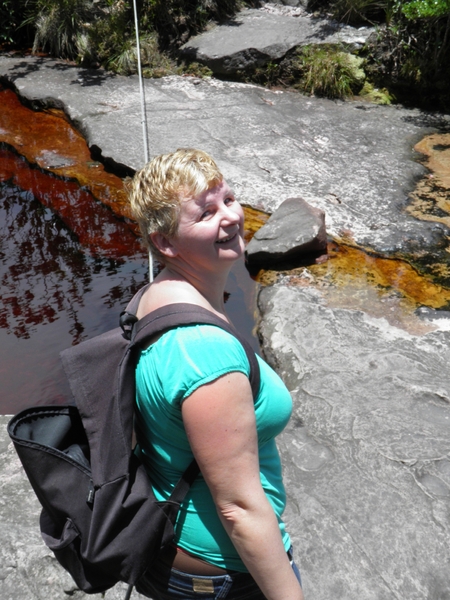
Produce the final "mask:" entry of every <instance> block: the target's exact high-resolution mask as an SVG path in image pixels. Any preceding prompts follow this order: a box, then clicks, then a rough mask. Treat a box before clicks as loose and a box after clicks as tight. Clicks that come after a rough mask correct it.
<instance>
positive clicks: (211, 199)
mask: <svg viewBox="0 0 450 600" xmlns="http://www.w3.org/2000/svg"><path fill="white" fill-rule="evenodd" d="M243 234H244V212H243V210H242V207H241V205H240V204H239V202H238V201H237V200H236V198H235V197H234V194H233V192H232V191H231V189H230V188H229V186H228V184H227V183H226V181H225V180H222V181H221V182H220V183H219V184H218V185H216V186H215V187H213V188H210V189H209V190H206V191H205V192H203V193H202V194H200V195H199V196H197V197H196V198H189V199H186V200H182V201H181V205H180V214H179V221H178V230H177V233H176V235H175V236H174V237H173V238H172V239H171V244H172V246H173V248H174V249H175V250H176V252H177V256H179V257H180V258H181V259H182V260H183V261H185V262H187V263H190V264H192V265H194V264H195V265H198V266H201V267H203V268H211V267H212V268H214V267H217V266H218V265H219V263H222V264H224V263H228V262H230V261H235V260H236V259H238V258H239V257H240V256H242V254H243V253H244V238H243Z"/></svg>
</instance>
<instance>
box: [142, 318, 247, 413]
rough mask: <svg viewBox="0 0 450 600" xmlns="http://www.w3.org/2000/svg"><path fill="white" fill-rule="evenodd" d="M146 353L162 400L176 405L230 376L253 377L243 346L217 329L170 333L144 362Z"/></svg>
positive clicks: (183, 329)
mask: <svg viewBox="0 0 450 600" xmlns="http://www.w3.org/2000/svg"><path fill="white" fill-rule="evenodd" d="M146 352H150V353H151V361H152V362H153V366H154V370H153V373H155V374H156V373H157V376H158V380H159V385H160V386H161V387H160V392H162V396H163V397H164V398H165V399H166V400H167V401H169V402H170V403H172V404H174V405H177V404H179V405H181V404H182V402H183V401H184V400H185V399H186V398H187V397H188V396H190V395H191V394H192V393H193V392H194V391H195V390H196V389H198V388H199V387H200V386H202V385H205V384H207V383H211V382H212V381H214V380H216V379H218V378H219V377H221V376H223V375H225V374H227V373H231V372H241V373H244V374H245V375H247V377H248V376H249V373H250V366H249V362H248V359H247V355H246V353H245V350H244V348H243V347H242V344H241V343H240V342H239V341H238V340H237V339H236V338H235V337H234V336H232V335H231V334H229V333H228V332H226V331H224V330H223V329H220V328H219V327H215V326H214V325H204V324H202V325H189V326H183V327H177V328H176V329H171V330H170V331H168V332H167V333H165V334H164V335H163V336H162V337H161V338H160V339H159V340H158V341H157V342H156V343H155V344H153V345H152V346H150V348H149V349H148V350H146V351H144V353H143V356H142V357H141V358H142V359H144V361H145V358H146V357H145V353H146ZM148 358H150V356H149V357H148Z"/></svg>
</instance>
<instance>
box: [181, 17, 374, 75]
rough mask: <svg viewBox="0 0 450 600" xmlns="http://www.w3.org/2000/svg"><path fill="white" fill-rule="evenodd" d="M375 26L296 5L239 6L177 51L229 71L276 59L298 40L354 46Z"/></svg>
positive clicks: (217, 70) (300, 43)
mask: <svg viewBox="0 0 450 600" xmlns="http://www.w3.org/2000/svg"><path fill="white" fill-rule="evenodd" d="M374 31H375V28H374V27H360V28H355V27H351V26H350V25H343V24H342V23H338V22H336V21H332V20H325V19H323V18H322V19H319V18H315V17H313V16H312V15H311V14H309V13H307V12H306V11H304V10H301V9H298V8H297V9H295V10H293V11H290V13H289V12H287V11H286V10H284V11H283V12H282V11H281V10H280V9H278V10H277V8H276V7H273V6H272V7H270V6H269V7H266V9H265V10H264V9H263V10H258V9H247V10H243V11H241V12H240V13H238V14H237V15H236V17H235V18H233V19H232V20H231V21H229V22H228V23H225V24H223V25H217V26H216V27H214V28H212V29H210V30H209V31H207V32H205V33H202V34H200V35H198V36H196V37H194V38H191V39H190V40H189V41H188V42H186V44H184V46H182V47H181V54H182V56H183V55H184V56H186V57H187V58H189V59H191V60H196V61H198V62H201V63H203V64H205V65H206V66H207V67H209V68H210V69H211V70H212V71H213V73H216V74H220V75H234V74H235V73H236V72H237V71H243V70H246V69H249V68H250V69H253V68H255V67H261V66H263V65H265V64H267V63H268V62H270V61H273V60H278V59H281V58H283V57H284V56H285V55H286V54H287V52H288V51H289V50H292V49H293V48H295V47H297V46H305V45H307V44H342V45H344V46H347V47H349V48H350V49H359V48H361V47H362V46H363V45H364V44H365V43H366V41H367V39H368V37H369V36H370V35H371V34H372V33H373V32H374Z"/></svg>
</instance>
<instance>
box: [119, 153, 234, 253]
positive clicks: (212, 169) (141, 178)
mask: <svg viewBox="0 0 450 600" xmlns="http://www.w3.org/2000/svg"><path fill="white" fill-rule="evenodd" d="M222 180H223V175H222V173H221V172H220V171H219V168H218V167H217V165H216V163H215V162H214V160H213V159H212V158H211V156H209V154H207V153H206V152H203V151H202V150H195V149H194V148H179V149H178V150H176V151H175V152H172V153H171V154H161V155H160V156H157V157H155V158H153V159H152V160H151V161H150V162H149V163H147V164H146V165H145V167H143V168H142V169H141V170H140V171H138V172H137V173H136V174H135V176H134V177H133V179H132V180H131V182H130V184H129V185H128V197H129V200H130V205H131V212H132V215H133V217H134V219H136V221H137V222H138V224H139V227H140V230H141V233H142V237H143V239H144V242H145V243H146V244H147V246H148V247H149V248H150V249H151V250H152V252H153V253H154V255H155V256H156V258H159V259H162V258H163V257H162V255H161V254H160V252H159V250H158V249H157V248H156V247H155V245H154V244H153V242H152V240H151V237H150V236H151V234H152V233H162V234H163V235H166V236H167V237H169V238H170V237H173V236H174V235H175V234H176V232H177V230H178V218H179V209H180V203H181V201H182V200H183V199H185V198H195V197H197V196H199V195H200V194H202V193H203V192H205V191H206V190H208V189H210V188H212V187H214V186H215V185H217V184H219V183H220V182H221V181H222Z"/></svg>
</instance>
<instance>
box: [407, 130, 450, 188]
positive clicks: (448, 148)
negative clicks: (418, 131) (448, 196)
mask: <svg viewBox="0 0 450 600" xmlns="http://www.w3.org/2000/svg"><path fill="white" fill-rule="evenodd" d="M414 149H415V150H417V152H421V153H422V154H425V156H427V157H428V160H427V161H426V166H427V167H428V168H429V169H430V171H433V173H434V176H435V177H436V178H439V180H440V183H441V184H442V185H443V186H444V187H445V188H447V189H448V190H449V191H450V133H433V134H432V135H427V136H426V137H424V138H423V140H420V142H419V143H418V144H416V145H415V146H414Z"/></svg>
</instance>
